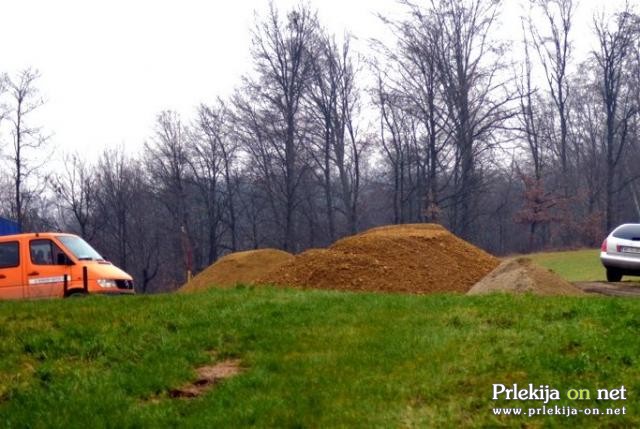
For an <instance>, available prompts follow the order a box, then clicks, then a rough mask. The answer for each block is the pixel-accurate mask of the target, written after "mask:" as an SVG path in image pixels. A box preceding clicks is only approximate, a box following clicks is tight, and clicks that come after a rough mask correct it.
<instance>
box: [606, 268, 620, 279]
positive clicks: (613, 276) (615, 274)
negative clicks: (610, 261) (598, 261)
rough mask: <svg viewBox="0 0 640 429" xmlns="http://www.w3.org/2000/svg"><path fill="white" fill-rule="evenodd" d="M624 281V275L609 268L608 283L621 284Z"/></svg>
mask: <svg viewBox="0 0 640 429" xmlns="http://www.w3.org/2000/svg"><path fill="white" fill-rule="evenodd" d="M620 280H622V273H621V272H620V271H618V270H615V269H613V268H607V281H608V282H619V281H620Z"/></svg>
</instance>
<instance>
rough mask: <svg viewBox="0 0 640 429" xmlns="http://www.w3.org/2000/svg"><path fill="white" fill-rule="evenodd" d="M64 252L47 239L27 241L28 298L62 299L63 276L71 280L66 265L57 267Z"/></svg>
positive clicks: (68, 268)
mask: <svg viewBox="0 0 640 429" xmlns="http://www.w3.org/2000/svg"><path fill="white" fill-rule="evenodd" d="M60 254H63V255H64V252H63V251H62V249H60V247H58V245H57V244H55V243H54V242H53V241H51V240H49V239H44V238H42V239H35V240H31V241H29V256H30V260H29V266H28V268H27V270H26V275H27V290H28V296H29V297H31V298H45V297H56V296H57V297H63V296H64V276H65V275H66V276H67V278H68V279H70V278H71V269H70V267H69V266H68V265H66V264H65V265H59V264H58V261H59V260H60V259H59V256H58V255H60Z"/></svg>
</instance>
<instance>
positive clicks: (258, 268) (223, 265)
mask: <svg viewBox="0 0 640 429" xmlns="http://www.w3.org/2000/svg"><path fill="white" fill-rule="evenodd" d="M292 259H293V255H292V254H291V253H287V252H283V251H282V250H276V249H260V250H249V251H246V252H236V253H230V254H228V255H226V256H224V257H222V258H220V259H218V261H217V262H216V263H214V264H213V265H211V266H210V267H209V268H207V269H206V270H204V271H202V272H201V273H199V274H198V275H197V276H195V277H194V278H193V279H191V281H190V282H189V283H187V284H185V285H184V286H183V287H182V290H183V291H192V290H198V289H203V288H207V287H210V286H233V285H235V284H237V283H243V284H251V283H255V282H256V281H257V280H258V279H259V278H262V277H264V276H265V275H266V274H268V273H269V272H270V271H272V270H275V269H278V268H279V267H280V266H281V265H282V264H285V263H287V262H289V261H291V260H292Z"/></svg>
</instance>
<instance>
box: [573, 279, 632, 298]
mask: <svg viewBox="0 0 640 429" xmlns="http://www.w3.org/2000/svg"><path fill="white" fill-rule="evenodd" d="M573 284H574V285H575V286H577V287H579V288H580V289H582V290H583V291H585V292H587V293H593V294H599V295H609V296H626V297H631V298H640V284H639V283H636V282H633V283H630V282H618V283H607V282H574V283H573Z"/></svg>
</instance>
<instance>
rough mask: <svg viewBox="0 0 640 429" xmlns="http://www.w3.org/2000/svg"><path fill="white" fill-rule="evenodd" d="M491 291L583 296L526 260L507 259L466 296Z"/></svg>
mask: <svg viewBox="0 0 640 429" xmlns="http://www.w3.org/2000/svg"><path fill="white" fill-rule="evenodd" d="M494 292H504V293H513V294H522V293H533V294H536V295H583V294H584V292H582V290H580V289H579V288H577V287H576V286H574V285H572V284H571V283H569V282H568V281H566V280H564V279H563V278H561V277H559V276H558V275H557V274H555V273H553V272H551V271H549V270H548V269H546V268H543V267H541V266H539V265H537V264H535V263H534V262H533V261H532V260H531V259H529V258H514V259H507V260H505V261H504V262H502V263H501V264H500V265H499V266H498V268H496V269H495V270H493V271H492V272H491V273H489V274H488V275H487V276H486V277H485V278H483V279H482V280H480V281H479V282H478V283H476V284H475V285H474V286H473V288H471V290H470V291H469V292H468V295H482V294H487V293H494Z"/></svg>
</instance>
